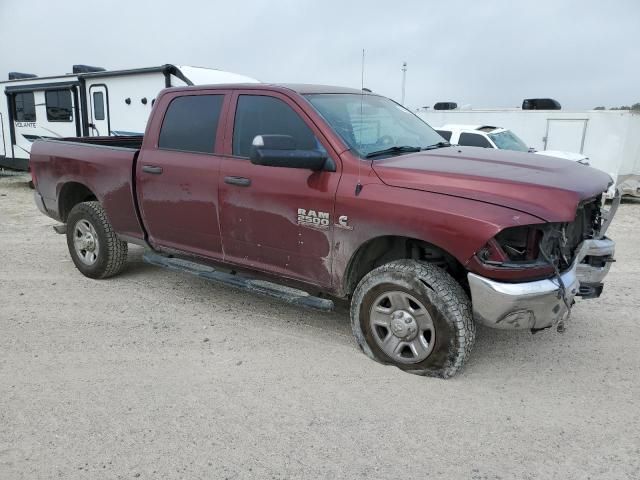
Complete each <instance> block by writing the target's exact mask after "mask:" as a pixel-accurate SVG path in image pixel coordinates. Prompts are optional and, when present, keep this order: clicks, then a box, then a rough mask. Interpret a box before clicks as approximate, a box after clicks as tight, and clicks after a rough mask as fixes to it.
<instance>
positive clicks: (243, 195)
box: [219, 90, 341, 286]
mask: <svg viewBox="0 0 640 480" xmlns="http://www.w3.org/2000/svg"><path fill="white" fill-rule="evenodd" d="M231 111H232V112H235V114H234V115H233V120H232V121H231V122H230V124H229V125H228V128H227V134H226V141H225V147H226V148H225V153H227V155H225V157H224V158H223V159H222V160H221V164H220V184H219V196H220V200H219V203H220V228H221V232H222V245H223V251H224V259H225V261H226V262H230V263H234V264H238V265H242V266H245V267H247V268H251V269H255V270H262V271H265V272H271V273H276V274H278V275H281V276H284V277H288V278H292V279H296V280H300V281H304V282H307V283H311V284H315V285H321V286H330V285H331V252H332V238H333V224H334V222H335V220H334V201H335V193H336V190H337V186H338V181H339V179H340V172H341V164H340V162H339V158H338V156H337V155H336V154H335V152H333V151H332V150H330V147H329V144H328V143H327V142H326V140H325V139H324V138H323V137H322V135H321V133H320V131H319V129H318V128H317V127H316V126H315V125H314V124H313V123H312V122H311V120H310V119H309V118H308V117H307V116H306V114H305V113H304V111H303V110H302V109H301V108H300V107H299V106H298V105H297V104H296V103H295V102H294V101H292V100H291V99H290V98H288V97H286V96H284V95H281V94H279V93H276V92H265V91H264V90H261V91H259V92H257V91H256V92H251V91H246V92H238V93H235V94H234V96H233V99H232V104H231ZM263 134H280V135H289V136H291V137H293V139H294V141H295V142H296V145H297V148H299V149H308V150H309V149H311V150H313V149H319V150H323V151H326V152H327V154H328V155H329V156H330V157H331V158H332V159H333V160H334V163H335V164H336V171H335V172H329V171H311V170H307V169H302V168H288V167H272V166H262V165H254V164H252V163H251V162H250V161H249V158H248V156H249V149H250V146H251V142H252V141H253V139H254V137H255V136H256V135H263Z"/></svg>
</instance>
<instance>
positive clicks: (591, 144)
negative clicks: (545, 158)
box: [417, 109, 640, 197]
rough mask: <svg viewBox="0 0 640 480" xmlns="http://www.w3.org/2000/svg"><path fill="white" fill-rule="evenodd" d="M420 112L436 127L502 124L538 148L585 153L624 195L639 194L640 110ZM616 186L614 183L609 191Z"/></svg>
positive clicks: (419, 111) (423, 110)
mask: <svg viewBox="0 0 640 480" xmlns="http://www.w3.org/2000/svg"><path fill="white" fill-rule="evenodd" d="M417 114H418V116H420V117H421V118H423V119H424V120H425V121H426V122H427V123H428V124H429V125H431V126H432V127H433V128H438V127H440V126H443V125H446V124H475V125H494V126H500V127H504V128H508V129H510V130H512V131H513V132H515V133H516V134H517V135H518V136H519V137H520V138H522V140H524V142H525V143H526V144H527V145H528V146H529V147H532V148H535V149H536V150H556V151H558V150H559V151H565V152H578V153H582V154H584V155H585V156H587V157H588V158H589V164H590V165H591V166H592V167H595V168H598V169H600V170H602V171H604V172H606V173H608V174H609V175H610V176H611V178H613V179H614V181H615V183H616V185H617V187H618V188H620V189H621V191H622V193H623V194H624V195H634V196H640V114H637V113H633V112H630V111H628V110H588V111H565V110H521V109H477V110H476V109H470V110H465V109H454V110H426V109H419V110H418V111H417ZM534 159H535V157H533V156H532V161H533V160H534ZM614 192H615V189H614V187H612V188H611V189H610V190H609V192H608V196H610V197H612V196H613V194H614Z"/></svg>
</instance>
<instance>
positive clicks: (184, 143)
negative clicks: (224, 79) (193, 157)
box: [158, 95, 224, 153]
mask: <svg viewBox="0 0 640 480" xmlns="http://www.w3.org/2000/svg"><path fill="white" fill-rule="evenodd" d="M223 100H224V95H190V96H184V97H177V98H175V99H173V100H172V101H171V103H170V104H169V108H167V113H166V114H165V116H164V121H163V122H162V128H161V129H160V138H159V140H158V147H159V148H161V149H163V150H179V151H183V152H201V153H213V152H214V148H215V141H216V132H217V131H218V119H219V117H220V111H221V110H222V102H223Z"/></svg>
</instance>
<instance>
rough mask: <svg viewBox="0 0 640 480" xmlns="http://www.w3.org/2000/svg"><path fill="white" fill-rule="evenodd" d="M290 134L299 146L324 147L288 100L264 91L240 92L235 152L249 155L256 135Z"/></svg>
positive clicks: (306, 147) (234, 144) (297, 146)
mask: <svg viewBox="0 0 640 480" xmlns="http://www.w3.org/2000/svg"><path fill="white" fill-rule="evenodd" d="M273 134H277V135H289V136H291V137H292V138H293V140H294V142H295V145H296V148H297V149H300V150H321V149H323V148H322V146H321V145H320V143H319V142H318V141H317V140H316V137H315V135H314V134H313V132H312V131H311V129H310V128H309V127H308V126H307V124H306V123H305V122H304V120H302V118H300V116H299V115H298V114H297V113H296V112H295V111H293V109H292V108H291V107H290V106H289V105H287V104H286V103H285V102H283V101H282V100H280V99H279V98H275V97H267V96H264V95H240V96H239V97H238V106H237V107H236V119H235V123H234V127H233V154H234V155H236V156H238V157H248V156H249V151H250V149H251V143H252V142H253V139H254V138H255V137H256V136H257V135H273Z"/></svg>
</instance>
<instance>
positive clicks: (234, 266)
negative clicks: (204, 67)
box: [31, 84, 619, 377]
mask: <svg viewBox="0 0 640 480" xmlns="http://www.w3.org/2000/svg"><path fill="white" fill-rule="evenodd" d="M31 171H32V174H33V182H34V184H35V186H36V193H35V199H36V203H37V205H38V207H39V208H40V210H41V211H42V212H43V213H45V214H46V215H49V216H50V217H52V218H54V219H56V220H59V221H60V222H62V224H63V225H58V226H57V231H58V232H59V233H63V232H64V233H66V237H67V243H68V247H69V252H70V254H71V257H72V258H73V261H74V263H75V265H76V267H77V268H78V269H79V270H80V271H81V272H82V273H83V274H84V275H86V276H88V277H91V278H106V277H110V276H113V275H115V274H117V273H118V272H120V271H121V269H122V268H123V266H124V264H125V262H126V257H127V244H128V243H134V244H139V245H144V246H145V247H146V249H148V250H147V252H149V255H147V256H146V258H149V259H151V260H150V261H153V262H154V263H162V262H159V261H158V259H166V260H167V266H172V267H173V268H180V266H181V265H182V266H184V268H185V269H186V270H189V271H191V272H206V273H207V274H208V275H209V276H211V278H214V279H218V280H219V279H221V278H223V277H224V278H227V279H229V278H238V279H245V280H246V279H247V278H249V276H248V272H250V275H251V276H252V277H261V278H259V279H257V280H255V281H253V282H252V281H245V280H242V281H240V280H238V282H237V283H238V284H239V285H243V286H246V285H251V286H253V287H255V289H257V290H258V291H260V288H262V287H263V286H264V285H265V284H266V282H264V278H262V277H265V276H266V277H268V278H270V279H271V280H274V279H275V280H277V281H278V283H281V284H286V285H287V287H283V288H282V291H283V292H285V293H286V292H289V293H286V295H284V294H283V295H284V296H285V297H286V296H287V295H290V296H291V295H293V297H296V295H294V294H293V293H291V292H300V290H304V291H305V292H307V293H306V295H308V298H307V300H309V302H310V303H309V304H311V305H316V306H323V305H325V306H326V304H327V303H326V302H329V304H332V301H330V300H328V298H334V299H335V298H339V299H349V300H350V302H351V310H350V312H351V313H350V314H351V323H352V327H353V334H354V336H355V339H356V341H357V343H358V345H359V346H360V348H361V349H362V350H363V351H364V352H365V353H366V354H367V355H369V356H370V357H371V358H373V359H375V360H377V361H379V362H382V363H386V364H393V365H396V366H398V367H399V368H401V369H403V370H406V371H409V372H412V373H418V374H423V375H433V376H440V377H449V376H451V375H453V374H454V373H456V371H458V370H459V369H460V367H461V366H462V364H463V363H464V361H465V359H466V357H467V356H468V355H469V352H470V351H471V348H472V346H473V343H474V338H475V323H476V322H479V323H481V324H484V325H488V326H490V327H494V328H503V329H530V330H532V331H536V330H538V329H543V328H548V327H551V326H554V325H557V326H558V329H560V327H562V326H563V324H564V322H565V321H566V319H567V317H568V316H569V314H570V311H571V307H572V305H573V303H574V299H575V298H576V297H582V298H596V297H598V296H599V295H600V293H601V292H602V281H603V279H604V277H605V275H606V274H607V272H608V270H609V267H610V264H611V262H612V261H613V253H614V242H613V241H611V240H610V239H608V238H607V237H606V236H605V232H606V230H607V227H608V225H609V224H610V222H611V219H612V217H613V214H614V212H615V208H616V207H617V203H618V201H619V200H618V199H616V200H615V201H614V203H613V204H612V206H611V208H609V209H608V210H606V209H605V208H604V202H603V195H602V194H603V192H605V191H606V190H607V188H608V187H609V185H610V184H611V179H610V178H609V176H608V175H606V174H604V173H602V172H600V171H598V170H595V169H592V168H590V167H586V166H583V165H580V164H576V163H574V162H570V161H565V160H559V159H555V158H548V157H543V156H536V157H535V158H533V157H532V156H531V155H528V154H526V153H518V152H511V151H501V150H493V149H482V148H475V147H457V146H451V145H449V144H448V143H447V142H445V141H444V139H443V138H442V137H440V136H439V135H438V134H437V133H436V132H435V131H434V130H433V129H432V128H431V127H429V125H427V124H426V123H424V122H423V121H422V120H420V119H419V118H418V117H416V116H415V115H413V114H412V113H411V112H409V111H407V110H406V109H405V108H403V107H402V106H401V105H398V104H397V103H395V102H393V101H392V100H389V99H387V98H385V97H382V96H380V95H376V94H373V93H370V92H363V91H358V90H352V89H346V88H337V87H327V86H312V85H267V84H264V85H262V84H259V85H256V84H252V85H228V86H215V87H213V86H212V87H186V88H172V89H167V90H164V91H163V92H161V94H160V95H159V96H158V98H157V99H156V102H155V105H154V108H153V111H152V113H151V117H150V119H149V123H148V125H147V129H146V132H145V135H144V137H104V138H95V137H93V138H79V139H68V140H64V141H60V140H42V141H37V142H35V143H34V145H33V148H32V150H31ZM186 265H190V266H189V267H187V266H186ZM194 265H195V266H194ZM196 267H201V268H202V269H201V270H199V269H198V268H196ZM225 275H226V277H225ZM205 276H206V275H205ZM243 282H244V283H243ZM231 283H233V281H231ZM292 285H295V286H297V287H298V290H293V289H292V288H291V286H292ZM258 287H260V288H258ZM319 297H322V298H319ZM296 298H300V295H298V297H296ZM313 299H315V300H317V302H316V303H315V304H314V303H313V301H312V300H313ZM301 303H304V302H301Z"/></svg>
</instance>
